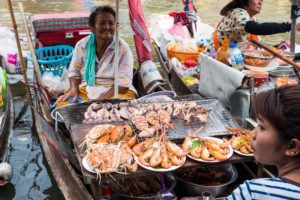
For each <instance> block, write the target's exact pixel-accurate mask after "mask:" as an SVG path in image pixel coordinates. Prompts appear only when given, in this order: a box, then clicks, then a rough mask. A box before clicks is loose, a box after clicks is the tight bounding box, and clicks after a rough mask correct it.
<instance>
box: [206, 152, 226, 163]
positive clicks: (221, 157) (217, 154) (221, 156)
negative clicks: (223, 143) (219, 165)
mask: <svg viewBox="0 0 300 200" xmlns="http://www.w3.org/2000/svg"><path fill="white" fill-rule="evenodd" d="M210 154H211V155H212V156H213V157H214V158H215V159H217V160H221V161H223V160H226V159H227V156H226V155H224V154H222V153H220V152H219V151H216V150H211V151H210Z"/></svg>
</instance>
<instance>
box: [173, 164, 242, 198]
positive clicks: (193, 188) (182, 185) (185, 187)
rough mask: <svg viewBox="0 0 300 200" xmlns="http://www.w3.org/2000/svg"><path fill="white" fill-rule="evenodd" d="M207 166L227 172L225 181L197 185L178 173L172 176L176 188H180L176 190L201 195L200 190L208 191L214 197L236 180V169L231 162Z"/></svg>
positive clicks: (189, 194)
mask: <svg viewBox="0 0 300 200" xmlns="http://www.w3.org/2000/svg"><path fill="white" fill-rule="evenodd" d="M209 167H211V168H213V169H217V170H222V171H225V172H227V173H228V176H229V177H228V179H227V181H226V183H224V184H221V185H217V186H206V185H199V184H196V183H193V182H189V181H186V180H184V179H182V178H181V177H180V176H179V175H178V174H175V175H174V176H175V178H176V180H177V186H176V188H177V189H178V190H180V191H178V192H179V193H182V195H187V196H201V194H202V192H204V191H209V192H211V193H212V195H213V196H214V197H219V196H220V195H222V194H223V193H224V192H225V191H226V189H227V187H228V185H229V184H231V183H233V182H234V181H236V179H237V177H238V172H237V169H236V168H235V167H234V166H233V165H232V164H224V165H216V166H209Z"/></svg>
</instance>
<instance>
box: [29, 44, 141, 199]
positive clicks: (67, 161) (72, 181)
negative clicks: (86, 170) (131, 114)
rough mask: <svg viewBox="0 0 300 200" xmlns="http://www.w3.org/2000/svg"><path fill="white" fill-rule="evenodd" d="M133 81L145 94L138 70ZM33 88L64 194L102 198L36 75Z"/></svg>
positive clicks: (39, 123)
mask: <svg viewBox="0 0 300 200" xmlns="http://www.w3.org/2000/svg"><path fill="white" fill-rule="evenodd" d="M44 39H45V38H44ZM73 42H74V41H73ZM37 46H38V45H37ZM133 82H134V83H135V85H134V86H135V87H139V88H137V90H138V92H139V94H143V91H142V90H143V88H142V87H141V85H142V83H141V78H140V77H139V74H138V73H135V76H134V81H133ZM33 91H34V95H33V99H34V117H35V126H36V130H37V134H38V137H39V140H40V144H41V146H42V150H43V153H44V155H45V157H46V160H47V162H48V165H49V167H50V170H51V172H52V174H53V177H54V179H55V180H56V182H57V185H58V187H59V188H60V190H61V192H62V194H63V196H64V197H65V198H66V199H72V200H76V199H78V200H81V199H97V198H99V196H97V195H95V190H97V189H98V188H89V185H85V184H84V180H83V178H82V174H81V171H80V170H81V169H80V165H81V164H80V163H78V160H77V158H76V157H75V155H74V148H73V144H72V141H71V139H70V132H69V130H68V129H67V128H66V127H65V125H64V124H63V123H60V122H57V121H55V120H54V119H53V117H52V116H51V111H50V108H49V103H48V102H50V99H49V98H48V95H47V91H46V90H45V88H44V87H43V86H42V85H41V84H40V83H39V81H38V80H37V78H35V83H34V88H33ZM82 114H83V113H82ZM95 185H96V186H97V184H95ZM92 190H94V191H92ZM92 195H93V196H92Z"/></svg>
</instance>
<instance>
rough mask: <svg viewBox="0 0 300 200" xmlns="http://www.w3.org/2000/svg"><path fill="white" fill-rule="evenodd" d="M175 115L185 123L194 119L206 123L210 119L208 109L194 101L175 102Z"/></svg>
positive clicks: (173, 104)
mask: <svg viewBox="0 0 300 200" xmlns="http://www.w3.org/2000/svg"><path fill="white" fill-rule="evenodd" d="M172 106H173V116H174V117H177V118H181V119H183V121H184V123H185V124H190V123H192V121H194V120H196V122H200V123H206V122H207V121H208V110H207V109H205V108H204V107H202V106H200V105H198V104H197V103H196V102H194V101H183V102H173V103H172Z"/></svg>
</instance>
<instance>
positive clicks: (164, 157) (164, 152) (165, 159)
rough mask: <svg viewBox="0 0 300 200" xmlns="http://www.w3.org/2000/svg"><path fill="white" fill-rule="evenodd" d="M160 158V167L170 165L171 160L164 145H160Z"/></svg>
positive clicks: (166, 167) (167, 167)
mask: <svg viewBox="0 0 300 200" xmlns="http://www.w3.org/2000/svg"><path fill="white" fill-rule="evenodd" d="M161 158H162V161H161V163H160V165H161V167H163V168H165V169H169V168H170V167H172V162H171V161H170V159H169V157H168V154H167V150H166V147H165V145H162V147H161Z"/></svg>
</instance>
